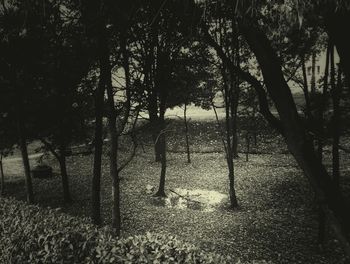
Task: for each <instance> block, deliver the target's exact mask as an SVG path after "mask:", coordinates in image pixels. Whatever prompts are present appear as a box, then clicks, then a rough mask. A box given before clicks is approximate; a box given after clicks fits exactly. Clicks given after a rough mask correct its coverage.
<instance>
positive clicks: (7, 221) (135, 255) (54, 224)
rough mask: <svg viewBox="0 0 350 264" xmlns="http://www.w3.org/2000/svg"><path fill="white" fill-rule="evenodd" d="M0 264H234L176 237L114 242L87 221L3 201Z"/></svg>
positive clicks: (105, 231)
mask: <svg viewBox="0 0 350 264" xmlns="http://www.w3.org/2000/svg"><path fill="white" fill-rule="evenodd" d="M0 252H1V254H0V263H232V261H231V260H230V258H225V257H223V256H220V255H217V254H214V253H207V252H204V251H200V250H198V249H197V248H195V247H194V246H193V245H191V244H188V243H183V242H181V241H180V240H178V239H177V238H176V237H174V236H169V235H166V234H155V233H147V234H146V235H140V236H134V237H128V238H124V239H119V240H118V239H116V238H115V237H114V236H113V234H112V232H111V230H108V228H101V229H98V228H97V227H96V226H94V225H92V224H91V223H90V221H89V219H87V218H77V217H72V216H69V215H66V214H63V213H61V212H60V211H59V210H54V209H43V208H40V207H38V206H28V205H27V204H25V203H23V202H20V201H17V200H14V199H4V198H0Z"/></svg>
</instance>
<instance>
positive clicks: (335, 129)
mask: <svg viewBox="0 0 350 264" xmlns="http://www.w3.org/2000/svg"><path fill="white" fill-rule="evenodd" d="M332 63H334V62H332ZM333 68H334V65H333ZM337 79H338V80H337V86H336V87H335V86H334V87H332V100H333V120H332V121H333V122H332V134H333V143H332V169H333V182H334V184H335V186H336V187H337V188H338V189H339V181H340V170H339V139H340V105H339V103H340V94H341V88H342V81H341V70H340V69H338V78H337Z"/></svg>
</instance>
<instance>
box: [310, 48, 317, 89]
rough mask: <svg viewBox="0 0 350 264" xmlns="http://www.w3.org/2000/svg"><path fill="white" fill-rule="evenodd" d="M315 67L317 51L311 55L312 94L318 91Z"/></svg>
mask: <svg viewBox="0 0 350 264" xmlns="http://www.w3.org/2000/svg"><path fill="white" fill-rule="evenodd" d="M315 68H316V52H312V55H311V83H310V84H311V85H310V86H311V94H312V95H314V94H315V93H316V76H315Z"/></svg>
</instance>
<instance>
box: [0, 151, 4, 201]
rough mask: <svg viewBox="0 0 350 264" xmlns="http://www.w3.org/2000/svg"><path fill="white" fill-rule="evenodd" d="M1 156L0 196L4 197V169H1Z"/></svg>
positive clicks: (0, 161) (0, 156) (0, 166)
mask: <svg viewBox="0 0 350 264" xmlns="http://www.w3.org/2000/svg"><path fill="white" fill-rule="evenodd" d="M2 158H3V156H2V154H0V176H1V179H0V184H1V189H0V195H1V196H2V195H4V194H5V175H4V167H3V163H2Z"/></svg>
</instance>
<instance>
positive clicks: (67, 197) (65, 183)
mask: <svg viewBox="0 0 350 264" xmlns="http://www.w3.org/2000/svg"><path fill="white" fill-rule="evenodd" d="M63 151H64V150H63ZM63 151H62V150H61V151H60V157H59V160H58V161H59V164H60V170H61V177H62V188H63V200H64V202H65V203H70V202H71V201H72V198H71V195H70V191H69V180H68V173H67V165H66V156H65V154H64V153H63Z"/></svg>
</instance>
